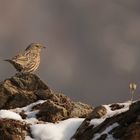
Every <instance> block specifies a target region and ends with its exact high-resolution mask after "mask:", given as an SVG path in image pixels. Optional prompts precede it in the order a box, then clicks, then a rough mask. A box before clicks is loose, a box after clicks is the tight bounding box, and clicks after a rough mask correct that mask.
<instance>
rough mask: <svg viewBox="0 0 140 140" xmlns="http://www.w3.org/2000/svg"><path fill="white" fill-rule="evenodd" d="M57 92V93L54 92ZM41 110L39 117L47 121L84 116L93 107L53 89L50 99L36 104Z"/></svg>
mask: <svg viewBox="0 0 140 140" xmlns="http://www.w3.org/2000/svg"><path fill="white" fill-rule="evenodd" d="M54 93H55V94H54ZM36 108H37V109H38V110H39V113H38V114H37V118H38V119H39V120H42V121H47V122H57V121H60V120H64V119H67V118H71V117H84V116H86V115H88V114H89V113H90V112H91V111H92V110H93V108H92V107H91V106H89V105H86V104H83V103H76V102H73V101H71V100H70V98H68V97H67V96H65V95H64V94H62V93H59V92H56V91H53V94H50V96H49V95H48V100H47V101H46V102H44V103H43V104H41V105H38V106H36Z"/></svg>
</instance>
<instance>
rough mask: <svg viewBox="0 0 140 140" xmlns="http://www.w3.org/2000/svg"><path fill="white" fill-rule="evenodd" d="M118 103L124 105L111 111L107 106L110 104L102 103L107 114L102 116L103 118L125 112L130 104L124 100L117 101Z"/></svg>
mask: <svg viewBox="0 0 140 140" xmlns="http://www.w3.org/2000/svg"><path fill="white" fill-rule="evenodd" d="M118 104H119V105H124V107H123V108H121V109H118V110H114V111H112V110H111V108H110V107H109V106H110V105H111V104H109V105H103V106H104V107H105V108H106V109H107V114H106V115H105V116H104V117H105V118H110V117H112V116H114V115H118V114H120V113H123V112H126V111H127V110H129V106H130V105H131V102H130V101H128V102H125V103H118Z"/></svg>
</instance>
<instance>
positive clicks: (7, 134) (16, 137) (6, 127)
mask: <svg viewBox="0 0 140 140" xmlns="http://www.w3.org/2000/svg"><path fill="white" fill-rule="evenodd" d="M27 130H28V126H27V125H25V124H23V123H21V122H19V121H15V120H8V119H0V140H24V139H25V134H26V131H27Z"/></svg>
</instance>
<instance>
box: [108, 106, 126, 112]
mask: <svg viewBox="0 0 140 140" xmlns="http://www.w3.org/2000/svg"><path fill="white" fill-rule="evenodd" d="M123 107H124V105H120V104H112V105H110V108H111V110H112V111H114V110H118V109H121V108H123Z"/></svg>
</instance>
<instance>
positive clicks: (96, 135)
mask: <svg viewBox="0 0 140 140" xmlns="http://www.w3.org/2000/svg"><path fill="white" fill-rule="evenodd" d="M117 126H119V124H118V123H114V124H112V125H110V126H109V127H107V128H106V129H105V130H104V131H103V132H102V133H97V134H95V136H94V138H93V139H92V140H97V139H98V138H100V136H101V135H103V134H107V138H106V140H114V138H113V136H112V135H111V134H109V132H110V131H111V130H112V129H114V128H116V127H117Z"/></svg>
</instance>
